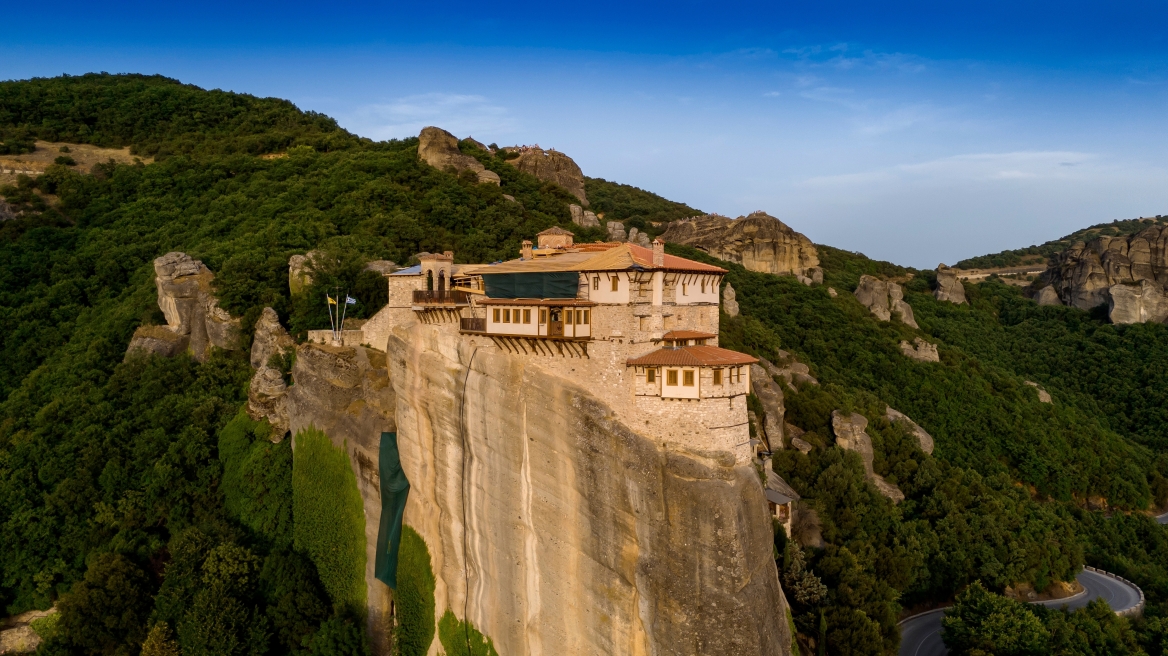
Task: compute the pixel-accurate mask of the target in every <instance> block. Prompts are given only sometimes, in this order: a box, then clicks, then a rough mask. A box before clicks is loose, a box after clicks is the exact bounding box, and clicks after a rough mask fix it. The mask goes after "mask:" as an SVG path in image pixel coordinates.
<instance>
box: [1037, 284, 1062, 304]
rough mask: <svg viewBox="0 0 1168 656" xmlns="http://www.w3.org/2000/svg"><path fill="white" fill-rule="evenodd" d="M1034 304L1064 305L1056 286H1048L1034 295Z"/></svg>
mask: <svg viewBox="0 0 1168 656" xmlns="http://www.w3.org/2000/svg"><path fill="white" fill-rule="evenodd" d="M1034 302H1035V303H1038V304H1039V305H1062V304H1063V302H1062V299H1060V298H1059V295H1058V292H1057V291H1055V289H1054V285H1047V286H1046V287H1043V288H1042V289H1040V290H1038V293H1037V294H1035V295H1034Z"/></svg>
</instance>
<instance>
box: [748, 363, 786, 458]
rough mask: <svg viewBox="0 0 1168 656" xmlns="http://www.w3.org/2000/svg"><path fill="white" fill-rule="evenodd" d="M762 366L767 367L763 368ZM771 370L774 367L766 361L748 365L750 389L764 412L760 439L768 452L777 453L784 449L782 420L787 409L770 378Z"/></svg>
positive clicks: (780, 393)
mask: <svg viewBox="0 0 1168 656" xmlns="http://www.w3.org/2000/svg"><path fill="white" fill-rule="evenodd" d="M764 364H765V365H767V366H765V367H764V366H763V365H764ZM773 368H774V365H772V364H771V363H769V362H767V361H766V360H760V361H759V364H752V365H750V389H751V391H752V392H754V395H755V396H756V397H758V400H759V402H760V403H761V404H762V409H763V411H765V412H766V416H765V417H764V418H763V420H762V422H761V425H760V427H761V428H762V433H763V434H762V438H763V439H764V441H765V443H766V444H767V446H768V447H770V448H769V449H768V450H771V451H778V450H780V449H783V448H786V447H784V446H783V423H784V421H783V419H784V417H785V416H786V413H787V409H786V406H785V405H784V404H783V390H782V388H780V387H779V386H778V385H776V384H775V381H774V379H773V378H772V377H771V374H770V370H771V369H773Z"/></svg>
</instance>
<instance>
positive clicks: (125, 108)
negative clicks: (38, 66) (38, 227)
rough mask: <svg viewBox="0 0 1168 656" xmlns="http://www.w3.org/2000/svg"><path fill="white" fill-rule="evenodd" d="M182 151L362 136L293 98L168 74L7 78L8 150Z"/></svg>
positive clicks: (341, 143) (3, 136) (266, 148)
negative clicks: (62, 145) (64, 146)
mask: <svg viewBox="0 0 1168 656" xmlns="http://www.w3.org/2000/svg"><path fill="white" fill-rule="evenodd" d="M35 139H42V140H44V141H67V142H71V143H87V144H93V145H95V146H104V147H110V148H121V147H124V146H130V147H131V150H132V152H134V153H135V154H141V155H144V156H150V157H154V158H156V159H163V158H165V157H168V156H171V155H178V154H192V153H200V154H228V153H249V154H252V155H258V154H261V153H273V152H279V151H283V150H285V149H287V148H290V147H292V146H297V145H307V146H311V147H312V148H313V149H315V150H320V151H329V150H338V149H344V148H352V147H354V146H356V145H357V144H359V143H362V142H364V143H368V140H360V139H358V138H357V137H356V136H354V135H352V134H349V133H348V132H346V131H344V130H342V129H341V128H340V127H338V126H337V123H336V121H334V120H333V119H331V118H329V117H327V116H324V115H323V114H317V113H315V112H303V111H300V110H299V109H297V108H296V106H295V105H293V104H292V103H290V102H288V101H287V100H281V99H278V98H256V97H255V96H250V95H246V94H240V93H230V92H226V91H219V90H213V91H207V90H203V89H200V88H199V87H196V86H194V85H190V84H182V83H181V82H179V81H178V80H173V79H170V78H166V77H162V76H160V75H110V74H107V73H89V74H86V75H80V76H68V75H65V76H61V77H54V78H35V79H32V80H22V81H9V82H0V144H3V146H2V147H4V148H7V149H8V150H6V151H0V152H20V151H19V149H18V147H17V144H30V143H31V141H32V140H35Z"/></svg>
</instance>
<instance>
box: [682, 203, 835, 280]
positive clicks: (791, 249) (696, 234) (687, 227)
mask: <svg viewBox="0 0 1168 656" xmlns="http://www.w3.org/2000/svg"><path fill="white" fill-rule="evenodd" d="M661 239H662V240H664V241H667V242H672V243H675V244H685V245H689V246H693V247H695V248H698V249H701V250H703V251H705V252H707V253H709V254H710V255H713V256H714V257H716V258H719V259H722V260H727V261H729V262H737V263H738V264H741V265H742V266H744V267H746V268H747V269H750V270H751V271H759V272H762V273H774V274H780V275H782V274H790V275H797V276H804V277H806V278H808V279H809V280H813V279H814V276H815V271H813V270H812V269H815V268H817V267H819V253H818V251H817V250H816V249H815V245H814V244H812V243H811V240H810V239H808V238H807V237H805V236H803V235H802V234H800V233H798V232H795V231H794V230H792V229H791V228H790V227H788V226H787V225H786V224H784V223H783V222H782V221H780V220H778V219H776V218H775V217H773V216H771V215H769V214H767V213H765V212H753V213H751V214H749V215H747V216H744V217H738V218H737V219H731V218H729V217H725V216H719V215H717V214H707V215H704V216H697V217H694V218H692V219H685V220H684V221H674V222H672V223H670V224H669V227H668V228H666V230H665V232H664V233H663V234H662V235H661ZM818 276H819V281H820V282H822V281H823V272H822V270H821V271H820V272H819V274H818Z"/></svg>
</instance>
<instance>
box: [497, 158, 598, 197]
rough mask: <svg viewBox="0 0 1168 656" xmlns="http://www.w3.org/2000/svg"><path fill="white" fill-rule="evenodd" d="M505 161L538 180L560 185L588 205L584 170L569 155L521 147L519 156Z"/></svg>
mask: <svg viewBox="0 0 1168 656" xmlns="http://www.w3.org/2000/svg"><path fill="white" fill-rule="evenodd" d="M507 163H508V164H510V165H512V166H514V167H515V168H517V169H519V170H520V171H523V172H524V173H530V174H531V175H534V176H535V177H537V178H539V179H540V180H547V181H548V182H554V183H556V184H558V185H560V186H561V187H563V188H564V189H567V190H568V191H569V192H570V193H571V194H572V195H573V196H575V197H576V198H578V199H580V203H581V204H583V205H585V206H586V205H588V196H586V195H585V193H584V172H583V171H581V170H580V167H579V166H577V165H576V162H573V161H572V158H571V157H568V156H567V155H565V154H563V153H561V152H559V151H556V150H544V149H542V148H523V149H520V150H519V157H517V158H515V159H509V160H507Z"/></svg>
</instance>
